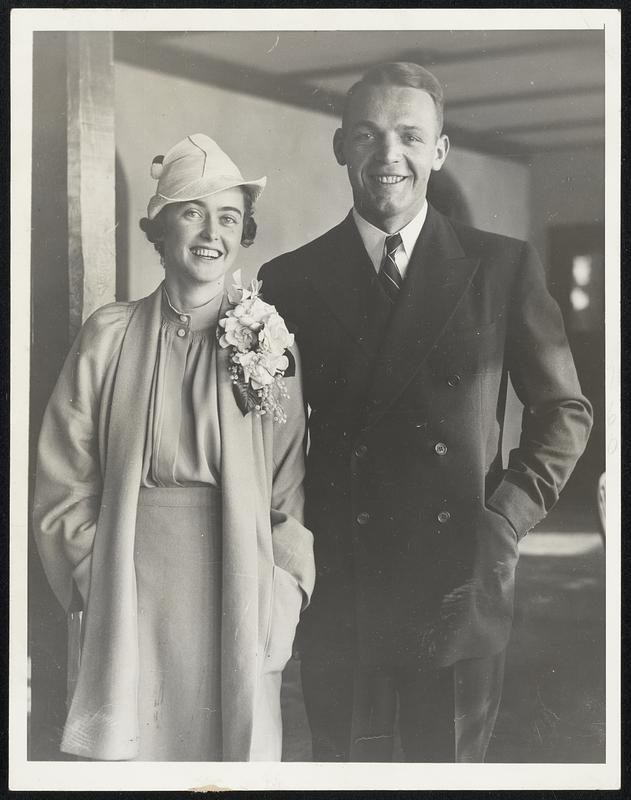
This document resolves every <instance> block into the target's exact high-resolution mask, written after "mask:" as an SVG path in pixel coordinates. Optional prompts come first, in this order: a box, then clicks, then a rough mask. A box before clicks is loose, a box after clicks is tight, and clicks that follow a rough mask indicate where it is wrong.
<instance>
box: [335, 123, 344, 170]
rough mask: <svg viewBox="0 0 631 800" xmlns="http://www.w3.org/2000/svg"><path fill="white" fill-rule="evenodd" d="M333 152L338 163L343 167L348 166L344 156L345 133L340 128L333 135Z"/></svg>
mask: <svg viewBox="0 0 631 800" xmlns="http://www.w3.org/2000/svg"><path fill="white" fill-rule="evenodd" d="M333 152H334V153H335V159H336V161H337V163H338V164H339V165H340V166H341V167H343V166H344V165H345V164H346V156H345V155H344V131H343V130H342V129H341V128H338V129H337V130H336V131H335V133H334V134H333Z"/></svg>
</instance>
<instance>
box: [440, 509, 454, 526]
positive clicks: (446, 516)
mask: <svg viewBox="0 0 631 800" xmlns="http://www.w3.org/2000/svg"><path fill="white" fill-rule="evenodd" d="M437 519H438V521H439V522H440V524H441V525H444V524H445V522H449V520H450V519H451V514H450V513H449V511H441V512H440V513H439V514H438V517H437Z"/></svg>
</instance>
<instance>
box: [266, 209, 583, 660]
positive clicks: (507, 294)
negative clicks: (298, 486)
mask: <svg viewBox="0 0 631 800" xmlns="http://www.w3.org/2000/svg"><path fill="white" fill-rule="evenodd" d="M260 277H261V279H262V280H263V294H264V297H265V299H266V300H268V301H270V302H272V303H274V304H275V305H276V306H277V308H278V310H279V311H280V313H281V314H282V315H284V316H285V318H286V319H287V320H288V322H289V323H290V324H293V329H294V331H295V333H296V339H297V342H298V346H299V349H300V353H301V358H302V364H303V376H304V389H305V396H306V400H307V402H308V403H309V406H310V407H311V417H310V423H309V432H310V449H309V455H308V465H307V484H306V491H307V505H306V525H307V526H308V527H309V528H311V530H312V531H313V533H314V536H315V558H316V569H317V579H316V588H315V592H314V595H313V600H312V604H311V607H310V609H308V610H307V612H306V614H305V617H304V620H303V624H302V629H301V646H302V649H303V651H306V652H307V653H308V652H309V651H311V652H312V653H316V654H319V657H320V658H330V659H334V658H336V657H337V656H338V655H341V654H343V653H344V652H348V653H355V652H357V653H359V656H360V658H361V661H362V662H363V663H365V664H372V665H377V664H381V665H386V664H395V665H413V664H415V663H421V662H427V661H428V660H429V661H430V662H431V663H434V664H436V665H443V666H444V665H448V664H450V663H453V662H454V661H457V660H459V659H463V658H470V657H478V656H485V655H491V654H493V653H496V652H499V651H500V650H501V649H503V648H504V647H505V645H506V643H507V639H508V636H509V633H510V627H511V620H512V612H513V594H514V576H515V567H516V564H517V560H518V541H519V539H520V538H521V537H522V536H523V535H524V534H525V533H526V532H527V531H528V530H530V529H531V528H532V527H533V526H534V525H535V524H536V523H537V522H539V521H540V520H541V519H542V518H543V517H544V516H545V514H546V513H547V511H548V510H549V509H550V508H551V507H552V505H553V504H554V503H555V501H556V500H557V498H558V495H559V491H560V490H561V488H562V487H563V485H564V484H565V482H566V481H567V479H568V477H569V475H570V473H571V471H572V468H573V467H574V464H575V463H576V460H577V459H578V457H579V456H580V454H581V453H582V451H583V449H584V447H585V444H586V441H587V437H588V435H589V431H590V428H591V408H590V405H589V403H588V401H587V400H586V399H585V397H583V396H582V394H581V389H580V386H579V382H578V379H577V376H576V371H575V368H574V364H573V360H572V357H571V354H570V351H569V347H568V343H567V340H566V336H565V332H564V328H563V321H562V318H561V314H560V311H559V308H558V306H557V305H556V303H555V302H554V300H553V299H552V297H551V296H550V294H549V293H548V291H547V288H546V283H545V276H544V272H543V269H542V267H541V264H540V262H539V260H538V258H537V256H536V254H535V252H534V250H533V249H532V248H531V247H530V246H529V245H528V244H527V243H525V242H522V241H518V240H516V239H511V238H508V237H504V236H498V235H495V234H491V233H486V232H483V231H479V230H476V229H473V228H470V227H466V226H463V225H460V224H458V223H456V222H454V221H452V220H449V219H448V218H447V217H445V216H443V215H442V214H440V213H438V212H437V211H436V210H434V209H433V208H432V207H431V206H430V208H429V210H428V214H427V218H426V221H425V224H424V226H423V229H422V231H421V234H420V236H419V239H418V242H417V244H416V247H415V249H414V252H413V254H412V256H411V259H410V263H409V265H408V271H407V274H406V278H405V281H404V284H403V287H402V289H401V291H400V293H399V296H398V298H397V301H396V304H395V305H394V306H392V305H389V301H388V300H387V298H386V296H385V293H384V292H383V291H382V290H381V287H380V284H379V281H378V280H377V277H376V272H375V270H374V268H373V266H372V263H371V262H370V259H369V257H368V254H367V253H366V251H365V248H364V246H363V243H362V240H361V238H360V236H359V233H358V231H357V228H356V226H355V223H354V221H353V218H352V215H349V216H348V217H347V218H346V219H345V220H344V221H343V222H342V223H341V224H339V225H338V226H336V227H335V228H333V229H332V230H330V231H328V232H327V233H325V234H324V235H323V236H321V237H320V238H318V239H316V240H315V241H313V242H310V243H309V244H307V245H305V246H304V247H301V248H299V249H298V250H295V251H294V252H291V253H287V254H285V255H282V256H280V257H278V258H276V259H274V260H273V261H271V262H269V263H268V264H266V265H264V266H263V267H262V269H261V271H260ZM509 376H510V379H511V381H512V384H513V386H514V387H515V390H516V392H517V395H518V396H519V398H520V400H521V401H522V402H523V404H524V413H523V421H522V433H521V439H520V443H519V446H518V447H517V448H516V449H515V450H513V451H512V452H511V455H510V459H509V462H508V464H506V465H503V464H502V456H501V452H502V432H503V426H504V411H505V403H506V391H507V382H508V377H509Z"/></svg>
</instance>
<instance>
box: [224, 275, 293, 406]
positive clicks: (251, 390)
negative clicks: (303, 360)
mask: <svg viewBox="0 0 631 800" xmlns="http://www.w3.org/2000/svg"><path fill="white" fill-rule="evenodd" d="M261 286H262V284H261V281H257V280H253V281H252V282H251V283H250V285H249V287H248V288H245V287H244V286H242V285H241V284H240V283H235V284H233V285H232V286H231V288H230V289H229V291H228V301H229V302H230V305H231V306H232V308H230V310H229V311H226V315H225V316H224V317H222V319H220V320H219V326H218V328H217V338H218V340H219V344H220V346H221V347H227V348H229V350H230V375H231V378H232V388H233V392H234V396H235V399H236V401H237V405H238V406H239V408H240V409H241V411H242V413H243V415H244V416H245V415H246V414H247V413H249V412H250V411H256V413H257V414H271V415H272V417H273V418H274V421H275V422H286V421H287V415H286V413H285V410H284V409H283V406H282V401H283V399H284V398H287V397H289V394H288V392H287V387H286V386H285V382H284V381H283V377H291V376H292V375H294V374H295V369H296V365H295V362H294V357H293V356H292V354H291V352H290V351H289V349H288V348H289V347H291V346H292V345H293V343H294V335H293V333H289V331H288V330H287V328H286V326H285V321H284V320H283V318H282V317H281V316H280V314H279V313H278V312H277V311H276V308H275V307H274V306H273V305H270V304H269V303H265V302H264V301H263V300H261V298H260V297H259V292H260V291H261Z"/></svg>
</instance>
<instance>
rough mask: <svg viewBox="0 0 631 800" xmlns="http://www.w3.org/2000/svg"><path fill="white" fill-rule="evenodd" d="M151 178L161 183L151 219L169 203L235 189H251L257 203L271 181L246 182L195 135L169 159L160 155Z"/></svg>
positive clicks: (171, 152) (180, 144) (172, 151)
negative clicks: (244, 187)
mask: <svg viewBox="0 0 631 800" xmlns="http://www.w3.org/2000/svg"><path fill="white" fill-rule="evenodd" d="M151 177H152V178H155V179H156V180H157V181H158V186H157V188H156V193H155V194H154V195H153V197H152V198H151V200H149V205H148V206H147V216H148V217H149V219H154V218H155V217H156V216H157V214H159V213H160V211H162V209H163V208H164V206H166V205H168V204H169V203H181V202H184V201H186V200H199V199H201V198H202V197H208V196H209V195H211V194H216V193H217V192H222V191H223V190H224V189H232V188H233V187H235V186H247V187H248V188H249V189H250V190H251V192H252V199H253V200H256V199H257V197H258V196H259V195H260V194H261V192H262V191H263V188H264V187H265V183H266V182H267V178H259V179H258V180H255V181H246V180H244V178H243V176H242V175H241V172H240V171H239V168H238V167H237V165H236V164H235V163H234V161H232V159H231V158H229V157H228V156H227V155H226V154H225V153H224V151H223V150H222V149H221V147H219V145H218V144H217V142H215V141H214V140H213V139H211V138H210V136H206V135H205V134H203V133H192V134H191V135H190V136H187V137H186V138H185V139H182V141H181V142H178V143H177V144H176V145H174V146H173V147H172V148H171V149H170V150H169V152H168V153H167V154H166V155H165V156H156V157H155V158H154V159H153V164H152V165H151Z"/></svg>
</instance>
